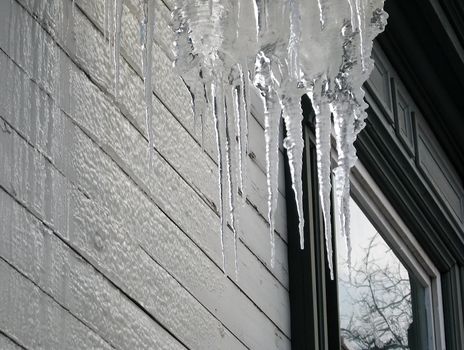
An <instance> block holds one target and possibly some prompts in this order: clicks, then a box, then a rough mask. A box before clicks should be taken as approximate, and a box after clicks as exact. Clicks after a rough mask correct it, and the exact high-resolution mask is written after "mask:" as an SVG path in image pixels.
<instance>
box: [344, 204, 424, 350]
mask: <svg viewBox="0 0 464 350" xmlns="http://www.w3.org/2000/svg"><path fill="white" fill-rule="evenodd" d="M350 202H351V203H350V209H351V232H352V234H351V239H352V254H351V257H352V261H351V264H352V268H351V271H350V269H349V267H348V262H347V254H346V251H347V249H346V246H345V241H344V239H343V238H341V237H339V234H338V233H337V249H338V254H337V259H338V279H339V281H338V282H339V299H340V300H339V305H340V328H341V336H342V343H344V345H343V346H342V349H349V350H367V349H378V350H380V349H417V347H416V346H417V345H414V343H417V342H416V340H414V339H413V338H416V334H415V333H417V332H416V331H415V330H414V328H417V327H415V325H414V324H413V304H412V300H411V281H410V278H409V274H408V271H407V270H406V268H405V267H404V266H403V264H402V263H401V262H400V260H399V259H398V258H397V257H396V256H395V254H394V253H393V251H392V250H391V248H390V247H389V246H388V245H387V244H386V242H385V241H384V240H383V238H382V237H381V236H380V234H379V233H378V232H377V231H376V229H375V228H374V226H373V225H372V224H371V223H370V222H369V220H368V219H367V217H366V216H365V214H364V213H363V212H362V211H361V209H360V208H359V207H358V206H357V205H356V203H355V202H354V201H353V200H351V201H350ZM337 231H338V232H339V230H337ZM414 285H415V283H414ZM416 323H417V322H416Z"/></svg>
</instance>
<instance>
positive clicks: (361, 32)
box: [355, 0, 366, 71]
mask: <svg viewBox="0 0 464 350" xmlns="http://www.w3.org/2000/svg"><path fill="white" fill-rule="evenodd" d="M355 5H356V16H357V19H358V26H357V29H358V31H359V50H360V57H361V66H362V70H363V71H365V70H366V63H365V60H364V28H363V23H364V21H363V9H364V8H363V0H355Z"/></svg>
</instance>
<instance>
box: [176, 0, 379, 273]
mask: <svg viewBox="0 0 464 350" xmlns="http://www.w3.org/2000/svg"><path fill="white" fill-rule="evenodd" d="M383 2H384V0H195V1H192V0H177V3H176V8H175V10H174V11H173V14H172V17H173V21H172V26H173V29H174V30H175V32H176V42H175V43H174V44H175V49H176V54H177V59H176V62H175V66H176V69H177V70H178V72H179V74H180V75H181V76H182V78H183V80H184V82H185V84H186V85H187V87H188V88H189V90H190V92H191V95H192V101H193V109H194V115H195V123H196V124H197V123H198V124H200V125H201V124H202V123H203V120H204V118H205V116H206V115H207V114H210V115H212V116H213V118H214V123H215V131H216V141H217V154H218V159H217V161H218V165H219V187H220V215H221V245H222V258H223V264H224V266H225V257H224V247H223V242H224V232H225V231H226V228H227V224H228V223H229V224H230V226H231V228H232V231H233V234H234V242H235V267H236V269H237V257H236V249H237V248H236V244H237V243H236V242H237V237H236V236H237V232H238V231H239V227H238V226H239V218H238V212H239V211H238V210H237V208H238V207H239V206H240V205H243V201H244V200H245V198H246V189H245V176H246V161H247V147H248V146H247V137H248V126H247V125H248V118H249V115H250V91H251V90H252V89H257V91H258V92H259V96H261V98H262V103H263V105H264V114H265V116H264V119H265V130H264V131H265V142H266V168H267V169H266V176H267V188H268V220H269V224H270V241H271V266H273V264H274V214H275V212H276V207H277V191H278V189H277V186H278V166H279V165H278V161H279V127H280V122H281V120H282V119H283V121H284V123H285V129H286V137H285V139H284V147H285V148H286V150H287V155H288V161H289V168H290V173H291V180H292V187H293V191H294V194H295V199H296V206H297V210H298V214H299V234H300V245H301V248H302V249H303V248H304V235H303V226H304V221H303V220H304V219H303V200H302V198H303V194H302V193H303V188H302V157H303V145H304V143H303V138H302V127H303V126H302V119H303V115H302V110H301V105H300V101H301V96H302V95H303V94H308V96H309V97H310V98H311V101H312V105H313V109H314V111H315V114H316V116H315V118H316V119H315V130H316V149H317V168H318V182H319V196H320V202H321V206H322V212H323V218H324V227H325V237H326V246H327V255H328V264H329V267H330V269H331V270H332V260H333V259H332V249H331V247H332V242H331V237H332V233H331V217H330V212H331V198H330V196H331V183H332V181H331V175H332V171H331V155H330V150H331V137H332V134H333V136H334V138H335V141H336V150H337V152H336V153H337V161H336V162H337V164H336V167H335V168H334V169H333V184H334V185H333V186H334V198H335V200H336V201H337V203H336V206H337V208H339V215H337V218H336V220H338V227H340V230H341V232H342V235H343V236H344V237H345V238H346V242H347V244H348V251H350V243H349V218H350V214H349V192H350V189H349V187H350V183H349V172H350V169H351V167H352V166H353V165H354V162H355V161H356V150H355V148H354V146H353V142H354V141H355V139H356V135H357V134H358V133H359V132H360V130H361V129H362V128H363V126H364V119H365V116H366V113H365V109H366V107H367V105H366V103H365V101H364V92H363V90H362V84H363V83H364V82H365V81H366V80H367V78H368V76H369V74H370V72H371V70H372V66H373V61H372V59H371V58H370V55H371V51H372V41H373V39H374V38H375V37H376V36H377V35H378V34H379V33H380V32H381V31H383V29H384V27H385V25H386V19H387V15H386V13H385V12H384V11H383ZM236 273H237V270H236Z"/></svg>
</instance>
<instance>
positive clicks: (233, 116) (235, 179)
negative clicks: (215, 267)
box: [227, 65, 241, 279]
mask: <svg viewBox="0 0 464 350" xmlns="http://www.w3.org/2000/svg"><path fill="white" fill-rule="evenodd" d="M229 83H230V89H229V92H228V94H227V131H228V146H229V176H230V178H229V183H230V186H229V190H230V201H229V203H230V219H231V226H232V233H233V241H234V267H235V278H236V279H238V259H237V244H238V243H237V239H238V234H239V232H240V227H239V223H240V204H239V203H240V202H239V200H238V188H239V185H240V156H241V153H240V152H241V144H240V141H241V139H240V111H239V90H240V85H239V84H240V69H239V67H238V65H236V66H235V67H233V68H232V70H231V74H230V76H229Z"/></svg>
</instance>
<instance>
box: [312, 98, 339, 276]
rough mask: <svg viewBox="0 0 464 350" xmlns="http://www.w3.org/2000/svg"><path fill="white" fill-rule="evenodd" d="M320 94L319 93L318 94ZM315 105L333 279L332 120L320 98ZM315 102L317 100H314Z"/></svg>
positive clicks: (322, 198) (327, 242)
mask: <svg viewBox="0 0 464 350" xmlns="http://www.w3.org/2000/svg"><path fill="white" fill-rule="evenodd" d="M317 93H319V92H317ZM318 100H319V101H318V102H316V103H317V104H315V112H316V157H317V168H318V172H317V175H318V182H319V198H320V201H321V208H322V216H323V221H324V232H325V242H326V251H327V263H328V265H329V270H330V277H331V279H333V277H334V275H333V256H332V255H333V250H332V222H331V206H330V203H331V200H330V191H331V180H330V148H331V146H330V135H331V128H332V123H331V118H330V109H329V105H328V104H327V103H325V102H323V101H321V100H320V99H319V98H318ZM313 101H315V99H314V98H313Z"/></svg>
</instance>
